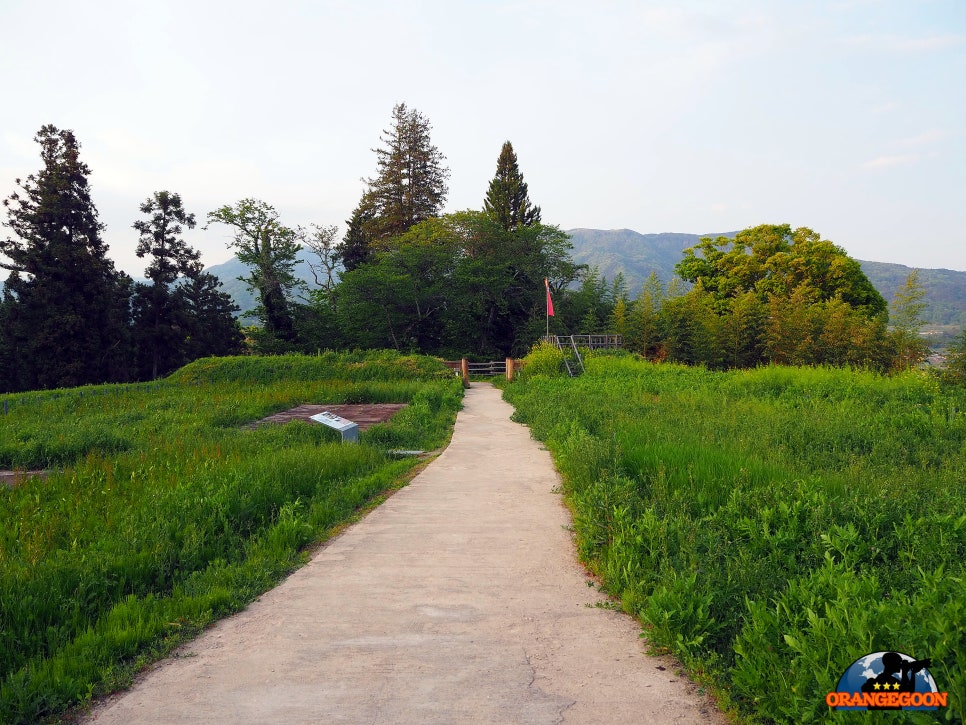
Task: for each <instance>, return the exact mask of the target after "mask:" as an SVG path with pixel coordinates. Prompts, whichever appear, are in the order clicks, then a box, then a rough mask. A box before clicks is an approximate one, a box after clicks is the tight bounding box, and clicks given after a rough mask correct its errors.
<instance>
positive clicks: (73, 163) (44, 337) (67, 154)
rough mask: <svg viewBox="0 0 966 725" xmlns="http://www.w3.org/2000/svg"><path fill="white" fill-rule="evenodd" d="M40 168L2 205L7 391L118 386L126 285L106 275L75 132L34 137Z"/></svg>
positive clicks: (126, 354)
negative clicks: (112, 383)
mask: <svg viewBox="0 0 966 725" xmlns="http://www.w3.org/2000/svg"><path fill="white" fill-rule="evenodd" d="M35 140H36V141H37V143H38V144H40V148H41V159H42V161H43V168H42V169H41V170H40V171H39V172H38V173H37V174H31V175H30V176H28V177H27V178H26V179H24V180H23V181H21V180H20V179H17V180H16V183H17V185H18V186H19V187H20V189H21V191H19V192H15V193H14V194H12V195H11V196H10V197H9V198H7V199H5V200H4V202H3V204H4V207H5V208H6V212H7V222H6V224H5V226H7V227H8V228H10V229H11V230H12V231H13V233H14V235H15V237H7V238H6V239H3V240H0V253H2V254H3V255H4V256H5V257H6V258H7V260H8V261H3V262H0V266H2V267H4V268H5V269H8V270H10V271H11V272H12V274H11V275H10V277H9V279H8V280H7V285H6V288H7V291H8V292H9V298H8V304H7V311H6V315H7V317H6V320H5V324H4V329H3V338H4V340H3V343H4V346H5V347H7V348H8V349H11V350H13V355H12V356H11V357H12V360H11V362H10V367H11V368H12V369H11V370H8V371H7V377H8V385H9V386H10V387H11V388H16V389H21V390H23V389H31V388H54V387H68V386H76V385H83V384H87V383H100V382H105V381H119V380H125V379H127V377H128V375H129V373H130V312H129V303H130V294H131V279H130V277H128V276H127V275H125V274H123V273H119V272H117V271H116V270H115V268H114V264H113V262H112V261H111V260H110V259H108V258H107V256H106V255H107V245H106V244H105V243H104V240H103V239H102V238H101V232H102V231H103V229H104V225H103V224H101V223H100V221H98V214H97V209H96V208H95V207H94V203H93V201H92V200H91V195H90V187H89V184H88V176H89V174H90V169H89V168H88V166H87V164H85V163H83V162H82V161H81V160H80V144H79V143H78V141H77V139H76V137H75V136H74V133H73V132H72V131H69V130H60V129H58V128H56V127H55V126H52V125H47V126H44V127H43V128H41V129H40V131H39V132H38V133H37V136H36V137H35Z"/></svg>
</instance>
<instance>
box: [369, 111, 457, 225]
mask: <svg viewBox="0 0 966 725" xmlns="http://www.w3.org/2000/svg"><path fill="white" fill-rule="evenodd" d="M392 119H393V122H392V127H391V128H389V129H387V130H385V131H383V135H382V136H381V137H380V140H381V141H382V142H383V144H384V146H383V147H382V148H378V149H373V151H375V153H376V157H377V169H378V173H377V175H376V177H375V178H372V179H368V180H367V183H368V185H369V189H368V191H367V192H366V194H365V195H364V196H363V201H366V196H368V197H369V200H370V201H371V205H372V211H373V218H372V220H371V221H370V222H369V224H368V225H367V226H368V227H369V231H370V233H371V235H372V239H373V240H374V241H377V242H378V241H381V240H385V239H389V238H391V237H396V236H399V235H400V234H402V233H404V232H405V231H407V230H408V229H409V228H410V227H412V226H413V225H414V224H418V223H419V222H421V221H425V220H426V219H429V218H431V217H435V216H438V215H439V213H440V211H441V210H442V208H443V204H444V203H445V202H446V194H447V193H448V191H449V189H448V187H447V185H446V181H447V179H448V178H449V169H447V168H446V167H445V166H444V165H443V164H444V162H445V161H446V157H445V156H443V154H442V153H440V151H439V149H438V148H436V147H435V146H433V144H432V143H431V141H430V137H429V132H430V130H431V129H432V125H431V124H430V123H429V120H428V119H427V118H426V117H425V116H423V115H422V114H421V113H419V111H417V110H416V109H409V108H407V107H406V104H405V103H399V104H397V105H396V106H395V107H394V108H393V110H392Z"/></svg>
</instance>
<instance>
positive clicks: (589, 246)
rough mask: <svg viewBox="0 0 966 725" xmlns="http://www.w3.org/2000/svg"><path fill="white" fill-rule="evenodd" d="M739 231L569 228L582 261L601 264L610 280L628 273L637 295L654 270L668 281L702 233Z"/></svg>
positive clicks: (730, 234)
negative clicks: (641, 230)
mask: <svg viewBox="0 0 966 725" xmlns="http://www.w3.org/2000/svg"><path fill="white" fill-rule="evenodd" d="M737 233H738V232H726V233H713V234H674V233H665V234H639V233H638V232H635V231H634V230H632V229H568V230H567V234H569V235H570V241H571V243H572V244H573V245H574V251H573V255H572V256H573V258H574V261H576V262H578V263H579V264H586V265H588V266H590V267H597V269H598V270H599V271H600V273H601V274H602V275H603V276H604V277H606V278H607V279H608V280H609V281H613V279H614V277H616V276H617V273H618V272H623V273H624V279H625V280H626V281H627V289H628V290H630V293H631V296H632V297H636V296H637V294H638V293H639V292H640V291H641V287H642V286H643V285H644V280H645V279H647V278H648V276H649V275H650V274H651V272H656V273H657V276H658V278H659V279H660V280H661V281H662V282H664V283H665V284H667V283H668V282H670V281H671V278H672V277H674V265H676V264H677V263H678V262H680V261H681V256H682V255H681V253H682V252H683V251H684V250H685V249H687V248H688V247H693V246H694V245H695V244H697V243H698V242H699V241H700V240H701V237H714V238H718V237H734V236H735V234H737Z"/></svg>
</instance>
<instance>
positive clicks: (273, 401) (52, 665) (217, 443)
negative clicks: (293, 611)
mask: <svg viewBox="0 0 966 725" xmlns="http://www.w3.org/2000/svg"><path fill="white" fill-rule="evenodd" d="M81 393H85V394H84V395H81ZM95 393H99V394H95ZM20 397H21V396H16V398H17V404H16V405H14V406H11V407H10V408H9V413H8V414H7V415H6V416H5V417H4V418H3V426H2V428H0V466H6V467H9V466H20V467H24V468H30V467H38V466H54V467H57V468H58V469H59V470H56V471H54V472H52V473H51V475H50V476H49V478H47V479H46V480H45V481H42V482H41V481H36V480H34V481H28V482H27V483H24V484H23V485H20V486H18V487H16V488H2V487H0V722H4V723H8V722H37V721H39V720H43V719H45V718H48V717H51V716H55V715H56V714H57V713H60V712H63V710H64V709H65V708H67V707H70V706H72V705H76V704H78V703H82V702H84V701H85V699H87V698H90V697H91V696H93V695H97V694H100V693H103V692H107V691H110V690H111V689H113V688H116V687H118V686H121V685H124V684H125V683H127V682H128V681H129V680H130V677H131V675H132V673H133V672H134V671H135V670H136V668H137V667H139V666H141V665H143V664H144V663H145V662H146V661H147V660H149V659H151V658H153V657H155V656H158V655H159V654H161V653H163V652H165V651H168V650H169V649H170V648H171V647H173V646H174V645H176V644H177V643H179V642H180V641H182V640H183V639H184V638H185V637H188V636H191V635H192V634H193V633H195V632H197V631H198V629H199V628H201V627H203V626H205V625H206V624H207V623H209V622H211V621H212V620H213V619H215V618H217V617H221V616H223V615H225V614H228V613H229V612H233V611H236V610H238V609H240V608H242V607H243V606H244V605H245V604H246V603H248V602H249V601H251V600H252V599H253V598H254V597H255V596H257V595H258V594H259V593H260V592H262V591H264V590H266V589H267V588H269V587H271V586H272V585H273V584H274V583H276V582H277V581H278V580H279V578H280V577H282V576H284V575H285V574H286V573H287V572H289V571H290V570H291V569H292V568H293V567H295V566H296V565H297V564H298V563H299V562H300V561H301V558H302V556H303V554H300V552H302V551H303V550H304V548H305V547H306V546H307V545H308V544H310V543H312V542H314V541H320V540H322V539H324V538H325V536H326V535H327V532H330V531H331V530H332V529H333V527H335V526H338V525H339V524H341V523H343V522H345V521H346V520H347V519H348V518H350V517H351V516H352V515H353V514H354V512H355V511H357V510H358V508H359V507H360V506H363V505H365V504H366V502H368V501H370V500H371V499H372V498H373V497H375V496H377V495H379V494H380V493H382V492H385V491H386V490H387V489H390V488H392V487H393V486H395V485H398V482H399V481H400V480H401V477H403V476H404V475H405V474H406V473H407V471H409V470H411V469H412V467H413V466H414V465H416V464H415V461H414V459H407V460H394V459H393V458H392V457H391V456H389V455H387V451H388V450H390V449H395V448H406V449H434V448H437V447H439V446H441V445H443V444H444V443H445V441H446V439H447V438H448V436H449V432H450V430H451V426H452V423H453V421H454V419H455V413H456V410H457V409H458V407H459V404H460V402H459V401H460V397H461V386H460V384H459V381H458V380H456V379H455V378H454V377H453V375H452V372H451V371H449V370H448V369H446V368H445V367H444V366H443V365H442V364H440V363H439V362H438V361H434V360H430V359H427V358H420V357H405V356H400V355H398V354H396V353H370V354H352V355H350V354H346V355H335V354H326V355H321V356H318V357H302V356H284V357H276V358H222V359H213V358H208V359H203V360H199V361H197V362H195V363H193V364H192V365H189V366H188V367H186V368H184V369H182V370H180V371H178V372H177V373H176V374H175V375H173V376H171V377H170V378H168V379H167V380H165V381H164V382H163V383H162V384H160V385H152V386H150V387H148V388H144V387H141V388H134V389H132V388H128V389H115V388H112V387H104V388H100V389H90V388H88V389H84V390H83V391H82V390H64V391H57V394H56V397H55V395H54V394H52V393H45V394H32V396H31V395H28V396H27V397H28V398H31V399H25V400H23V402H22V403H21V402H20ZM309 402H311V403H346V402H406V403H408V404H409V405H408V406H407V407H406V408H405V409H404V410H403V411H402V412H400V413H399V414H397V415H396V416H395V417H394V418H393V419H392V420H391V421H390V422H389V423H387V424H383V425H379V426H376V427H374V428H372V429H370V430H368V431H365V432H363V434H362V436H361V443H360V444H359V445H342V444H340V443H339V442H338V435H337V434H336V433H335V432H334V431H331V430H329V429H327V428H325V427H323V426H317V425H312V424H307V423H302V422H294V423H289V424H287V425H284V426H264V427H259V428H257V429H246V428H242V427H241V426H242V425H243V424H246V423H250V422H252V421H255V420H257V419H259V418H262V417H263V416H266V415H270V414H272V413H274V412H278V411H280V410H284V409H288V408H290V407H293V406H295V405H298V404H301V403H309Z"/></svg>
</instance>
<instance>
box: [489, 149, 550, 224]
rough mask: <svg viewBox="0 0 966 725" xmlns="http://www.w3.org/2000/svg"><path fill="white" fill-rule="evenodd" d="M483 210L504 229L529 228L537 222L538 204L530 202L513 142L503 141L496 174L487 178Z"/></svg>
mask: <svg viewBox="0 0 966 725" xmlns="http://www.w3.org/2000/svg"><path fill="white" fill-rule="evenodd" d="M483 211H485V212H486V213H487V214H490V215H491V216H493V217H495V218H496V219H497V220H498V221H499V222H500V224H501V225H502V226H503V228H504V229H516V228H517V227H529V226H533V225H534V224H539V223H540V207H539V206H533V205H532V204H531V203H530V196H529V194H528V192H527V183H526V182H525V181H524V180H523V174H521V173H520V167H519V166H518V164H517V155H516V153H514V151H513V145H512V144H511V143H510V142H509V141H506V142H504V144H503V148H502V149H501V150H500V157H499V158H498V159H497V162H496V176H494V177H493V179H492V181H490V187H489V189H487V192H486V198H485V199H484V200H483Z"/></svg>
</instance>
